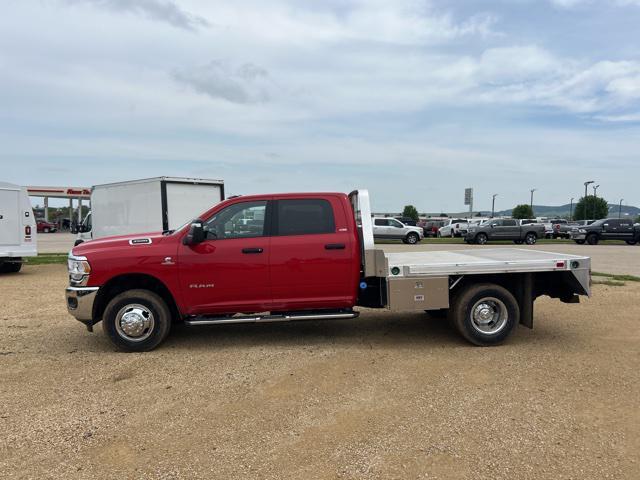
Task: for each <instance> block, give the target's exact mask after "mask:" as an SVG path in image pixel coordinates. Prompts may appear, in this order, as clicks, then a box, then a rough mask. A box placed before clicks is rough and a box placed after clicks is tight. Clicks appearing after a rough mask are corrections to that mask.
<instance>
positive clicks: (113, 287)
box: [93, 273, 180, 322]
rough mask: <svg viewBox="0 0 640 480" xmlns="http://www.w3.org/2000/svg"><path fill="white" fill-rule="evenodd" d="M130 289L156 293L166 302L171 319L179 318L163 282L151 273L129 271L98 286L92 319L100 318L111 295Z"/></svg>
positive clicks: (170, 295) (171, 297) (97, 319)
mask: <svg viewBox="0 0 640 480" xmlns="http://www.w3.org/2000/svg"><path fill="white" fill-rule="evenodd" d="M132 289H143V290H149V291H151V292H154V293H156V294H157V295H159V296H160V297H161V298H162V299H163V300H164V301H165V302H166V303H167V307H169V310H170V311H171V316H172V317H173V319H174V320H176V319H178V318H180V311H179V310H178V306H177V305H176V302H175V299H174V298H173V295H172V294H171V291H170V290H169V289H168V288H167V286H166V285H165V284H164V283H162V282H161V281H160V280H158V279H157V278H156V277H153V276H151V275H147V274H143V273H131V274H126V275H118V276H117V277H113V278H112V279H110V280H109V281H108V282H107V283H105V284H104V285H103V286H102V287H101V288H100V290H99V291H98V295H97V297H96V302H95V305H94V307H93V319H94V321H95V322H98V321H100V320H101V319H102V314H103V313H104V310H105V308H107V305H108V303H109V302H110V301H111V299H112V298H113V297H115V296H116V295H119V294H120V293H122V292H125V291H127V290H132Z"/></svg>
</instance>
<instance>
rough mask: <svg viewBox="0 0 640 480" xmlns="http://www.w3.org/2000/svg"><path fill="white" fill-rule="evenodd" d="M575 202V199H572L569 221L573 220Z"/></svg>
mask: <svg viewBox="0 0 640 480" xmlns="http://www.w3.org/2000/svg"><path fill="white" fill-rule="evenodd" d="M573 200H574V198H573V197H571V205H570V206H569V221H572V220H573Z"/></svg>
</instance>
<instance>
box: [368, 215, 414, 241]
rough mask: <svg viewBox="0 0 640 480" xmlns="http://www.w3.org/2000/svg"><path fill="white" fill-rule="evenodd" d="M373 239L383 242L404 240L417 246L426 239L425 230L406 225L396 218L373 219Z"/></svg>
mask: <svg viewBox="0 0 640 480" xmlns="http://www.w3.org/2000/svg"><path fill="white" fill-rule="evenodd" d="M373 238H379V239H382V240H402V242H403V243H408V244H410V245H415V244H416V243H418V242H419V241H420V240H422V239H423V238H424V229H423V228H422V227H414V226H411V225H406V224H404V223H402V222H401V221H400V220H398V219H396V218H389V217H373Z"/></svg>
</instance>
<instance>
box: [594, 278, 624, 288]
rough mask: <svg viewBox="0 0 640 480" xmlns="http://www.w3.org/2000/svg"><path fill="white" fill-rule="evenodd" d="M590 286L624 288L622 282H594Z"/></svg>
mask: <svg viewBox="0 0 640 480" xmlns="http://www.w3.org/2000/svg"><path fill="white" fill-rule="evenodd" d="M591 284H592V285H607V286H608V287H624V286H625V283H624V282H618V281H616V280H594V281H593V282H591Z"/></svg>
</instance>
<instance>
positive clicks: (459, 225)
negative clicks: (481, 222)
mask: <svg viewBox="0 0 640 480" xmlns="http://www.w3.org/2000/svg"><path fill="white" fill-rule="evenodd" d="M467 227H468V221H467V220H463V219H461V218H451V219H449V220H446V221H445V222H444V225H443V226H442V227H440V230H438V237H452V238H453V237H463V236H464V235H465V234H466V233H467Z"/></svg>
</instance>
